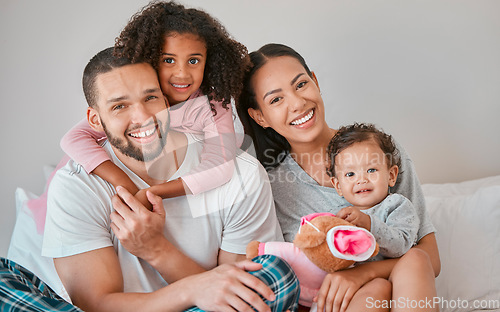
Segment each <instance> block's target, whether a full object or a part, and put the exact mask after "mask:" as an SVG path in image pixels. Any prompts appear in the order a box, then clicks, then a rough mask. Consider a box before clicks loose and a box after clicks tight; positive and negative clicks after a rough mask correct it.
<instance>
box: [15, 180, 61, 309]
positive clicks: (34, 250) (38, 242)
mask: <svg viewBox="0 0 500 312" xmlns="http://www.w3.org/2000/svg"><path fill="white" fill-rule="evenodd" d="M37 198H38V196H36V195H34V194H33V193H31V192H28V191H26V190H24V189H22V188H18V189H17V190H16V224H15V225H14V231H13V232H12V238H11V241H10V245H9V250H8V252H7V258H8V259H10V260H12V261H15V262H16V263H18V264H19V265H21V266H23V267H25V268H26V269H28V270H30V271H31V272H33V273H34V274H35V275H36V276H38V277H39V278H40V279H41V280H42V281H44V282H45V283H46V284H47V285H49V287H50V288H52V290H54V291H55V292H56V293H57V294H59V295H60V296H61V297H62V298H64V299H65V300H66V301H68V302H71V300H70V299H69V296H68V295H67V292H66V290H65V289H64V287H63V285H62V282H61V280H60V279H59V277H58V275H57V272H56V270H55V267H54V262H53V261H52V258H47V257H43V256H42V254H41V252H42V242H43V227H44V223H45V222H40V221H38V224H37V222H35V219H37V220H40V217H43V219H45V218H44V216H45V212H40V211H37V212H36V217H35V214H34V213H33V211H32V210H31V209H30V208H29V207H28V205H27V203H28V201H29V200H35V199H37ZM37 208H39V207H37Z"/></svg>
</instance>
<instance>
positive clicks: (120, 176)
mask: <svg viewBox="0 0 500 312" xmlns="http://www.w3.org/2000/svg"><path fill="white" fill-rule="evenodd" d="M104 139H106V136H105V134H104V133H103V132H99V131H95V130H94V129H92V128H91V127H90V125H89V124H88V122H87V120H86V119H84V120H82V121H80V122H79V123H77V124H76V125H75V126H74V127H73V128H71V129H70V130H69V131H68V133H66V134H65V135H64V137H63V138H62V140H61V148H62V149H63V151H64V152H65V153H66V154H68V156H69V157H71V158H72V159H73V160H74V161H75V162H77V163H79V164H81V165H82V167H83V169H85V171H87V172H88V173H94V174H96V175H98V176H99V177H101V178H103V179H104V180H106V181H108V182H109V183H111V184H113V186H114V187H117V186H118V185H121V186H123V187H125V188H126V189H127V190H129V192H130V193H132V194H135V193H137V191H138V188H137V186H136V185H135V184H134V183H133V182H132V180H130V178H129V177H128V175H127V174H125V172H123V171H122V170H121V169H120V168H118V167H117V166H116V165H115V164H114V163H113V162H112V161H111V160H110V158H109V156H108V154H107V153H106V151H104V149H103V148H102V147H101V146H100V145H99V142H100V141H102V140H104Z"/></svg>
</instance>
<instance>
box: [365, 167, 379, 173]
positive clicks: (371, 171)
mask: <svg viewBox="0 0 500 312" xmlns="http://www.w3.org/2000/svg"><path fill="white" fill-rule="evenodd" d="M366 172H368V173H374V172H377V169H374V168H370V169H368V171H366Z"/></svg>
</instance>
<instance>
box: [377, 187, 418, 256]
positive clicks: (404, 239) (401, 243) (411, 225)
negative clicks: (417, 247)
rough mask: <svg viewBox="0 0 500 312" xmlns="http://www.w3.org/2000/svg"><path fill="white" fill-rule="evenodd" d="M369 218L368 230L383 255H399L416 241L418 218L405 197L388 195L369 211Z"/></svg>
mask: <svg viewBox="0 0 500 312" xmlns="http://www.w3.org/2000/svg"><path fill="white" fill-rule="evenodd" d="M370 218H371V230H370V231H371V232H372V234H373V236H375V240H376V241H377V243H378V244H379V246H380V254H381V255H383V256H384V257H388V258H397V257H401V256H402V255H404V254H405V253H406V252H407V251H408V250H409V249H410V248H411V247H412V246H413V245H414V244H415V243H416V241H417V232H418V229H419V227H420V219H419V217H418V215H417V212H416V210H415V208H414V207H413V205H412V203H411V202H410V201H409V200H408V199H407V198H406V197H404V196H401V195H399V194H392V195H389V196H388V197H387V198H386V199H385V200H384V201H383V202H382V203H381V205H380V206H379V207H377V208H376V210H374V211H373V213H370Z"/></svg>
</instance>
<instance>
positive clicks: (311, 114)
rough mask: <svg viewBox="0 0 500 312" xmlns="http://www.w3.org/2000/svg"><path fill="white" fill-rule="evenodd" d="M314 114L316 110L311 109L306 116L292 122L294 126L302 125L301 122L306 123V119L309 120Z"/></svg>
mask: <svg viewBox="0 0 500 312" xmlns="http://www.w3.org/2000/svg"><path fill="white" fill-rule="evenodd" d="M313 115H314V110H311V112H310V113H309V114H307V115H305V116H304V117H302V118H300V119H299V120H294V121H292V122H291V124H292V125H294V126H298V125H301V124H303V123H305V122H306V121H308V120H309V119H311V118H312V116H313Z"/></svg>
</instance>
